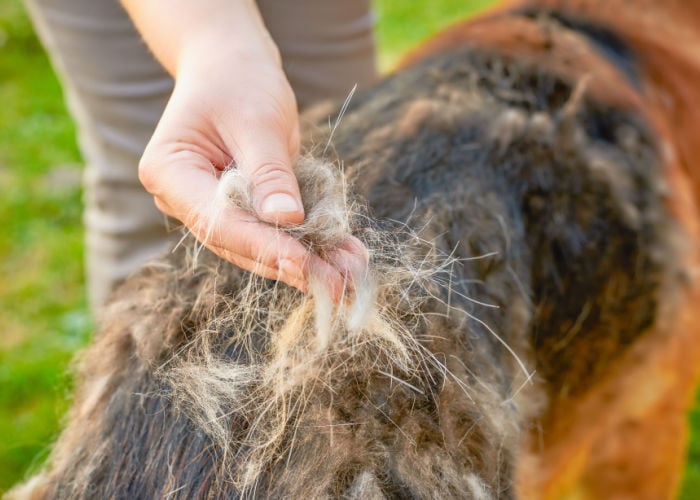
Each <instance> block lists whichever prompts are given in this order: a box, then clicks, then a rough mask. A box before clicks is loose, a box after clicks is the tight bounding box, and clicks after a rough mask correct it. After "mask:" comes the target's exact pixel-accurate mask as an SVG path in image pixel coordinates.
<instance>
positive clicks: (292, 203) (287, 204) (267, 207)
mask: <svg viewBox="0 0 700 500" xmlns="http://www.w3.org/2000/svg"><path fill="white" fill-rule="evenodd" d="M261 209H262V213H264V214H270V213H274V212H298V211H300V210H301V207H300V206H299V204H298V203H297V201H296V200H295V199H294V198H293V197H292V196H290V195H288V194H286V193H274V194H271V195H269V196H268V197H267V198H265V200H263V203H262V207H261Z"/></svg>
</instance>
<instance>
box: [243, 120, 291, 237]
mask: <svg viewBox="0 0 700 500" xmlns="http://www.w3.org/2000/svg"><path fill="white" fill-rule="evenodd" d="M264 123H265V121H264V120H263V121H262V122H261V126H258V127H256V126H247V127H243V129H242V130H241V131H240V132H239V133H238V134H237V135H236V138H235V140H236V146H237V149H238V155H236V161H237V163H238V168H240V169H241V170H242V171H243V172H244V173H245V174H246V177H247V178H248V179H249V180H250V186H251V193H252V202H253V208H254V209H255V211H256V215H257V216H258V217H259V218H260V219H261V220H263V221H265V222H270V223H274V224H280V225H289V224H298V223H300V222H303V221H304V207H303V205H302V201H301V195H300V194H299V185H298V183H297V179H296V176H295V175H294V171H293V169H292V157H293V155H295V154H296V151H297V150H298V141H299V139H298V128H297V125H296V124H295V125H294V126H293V127H292V128H293V132H292V133H291V137H292V140H288V139H287V137H289V136H290V134H285V133H279V128H278V127H265V126H264ZM268 123H269V122H268Z"/></svg>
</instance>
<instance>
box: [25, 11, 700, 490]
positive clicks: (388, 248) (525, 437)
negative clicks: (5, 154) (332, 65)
mask: <svg viewBox="0 0 700 500" xmlns="http://www.w3.org/2000/svg"><path fill="white" fill-rule="evenodd" d="M631 3H634V5H637V6H641V5H642V4H644V5H645V6H646V7H645V8H647V9H648V10H649V11H650V12H651V14H652V15H653V16H654V17H652V16H651V15H650V16H646V15H636V14H635V15H633V13H632V10H635V11H636V9H630V11H628V10H625V9H623V8H622V7H623V6H624V5H628V4H631ZM596 4H597V2H595V1H592V0H591V1H578V2H576V1H570V2H564V1H559V2H557V1H554V0H552V1H546V0H543V1H540V2H535V1H530V2H516V3H513V4H512V5H510V6H509V7H508V8H506V9H504V10H502V11H495V12H492V13H490V14H488V15H487V16H485V17H484V18H482V19H481V20H476V21H472V22H470V23H466V24H460V25H457V26H455V27H454V28H452V29H450V30H448V31H446V32H445V33H444V34H442V35H440V36H438V37H437V38H435V39H433V41H431V42H429V43H428V44H426V45H425V46H423V47H422V48H420V49H418V50H417V51H416V52H414V53H413V54H412V55H410V56H409V57H408V58H407V60H406V63H405V64H404V67H403V69H402V70H401V71H400V72H397V74H396V75H394V76H392V77H390V78H388V79H387V80H386V81H385V82H383V83H382V84H380V85H379V86H378V87H376V88H375V89H371V90H368V91H366V92H361V93H359V94H358V95H357V96H355V98H354V99H353V100H352V102H351V103H350V106H349V108H348V110H347V113H346V114H345V116H344V118H343V120H342V122H341V124H340V126H339V127H338V128H337V130H336V131H335V133H334V136H333V141H332V144H331V146H330V148H327V149H328V150H327V151H326V148H325V145H326V144H327V142H328V140H329V136H330V132H329V131H327V130H326V129H324V128H323V127H319V126H317V125H315V124H311V125H310V126H309V130H308V132H307V142H306V144H307V151H306V155H307V156H306V157H305V159H304V160H302V161H301V162H300V165H299V167H298V168H299V174H300V179H302V180H303V182H302V188H303V189H304V199H305V203H306V204H307V207H306V208H307V212H308V213H309V214H311V215H312V216H311V217H310V223H309V225H308V226H305V227H303V228H301V229H300V230H297V231H296V232H295V233H293V234H295V236H297V237H298V238H300V239H301V240H302V241H304V242H306V243H307V244H308V245H309V247H310V248H311V249H312V250H314V251H316V252H318V253H321V254H323V253H324V252H329V251H333V247H334V245H337V244H338V242H339V241H340V240H342V237H343V235H344V234H346V233H348V232H351V233H353V234H354V235H355V236H357V237H358V238H360V239H362V240H363V241H364V242H365V243H366V245H367V246H368V248H369V249H370V252H371V259H370V274H369V277H368V279H367V281H366V282H363V283H360V284H359V286H358V290H357V292H356V294H355V295H354V296H348V297H346V298H345V300H344V301H343V302H342V303H341V304H340V306H338V307H337V308H335V309H333V310H331V309H330V308H329V304H328V301H327V299H325V298H324V297H323V294H322V293H321V292H319V291H318V290H317V291H316V293H315V296H313V297H304V296H302V295H301V294H300V293H299V292H297V291H295V290H291V289H289V288H287V287H285V286H283V285H280V284H275V283H271V282H266V281H263V280H260V279H256V278H255V277H251V276H249V275H247V274H246V273H244V272H242V271H240V270H238V269H236V268H235V267H233V266H231V265H229V264H227V263H225V262H222V261H220V260H219V259H217V258H215V257H214V256H212V255H211V254H209V253H206V252H204V253H203V254H202V255H201V256H200V259H199V260H198V263H197V266H194V267H193V264H192V261H193V254H194V249H193V243H192V242H190V243H188V244H187V245H185V246H184V247H181V248H179V249H178V250H177V251H176V252H174V253H173V254H172V255H170V256H168V257H166V258H165V259H164V260H162V261H160V262H157V263H154V264H152V265H150V266H148V267H146V268H144V269H143V270H142V271H141V272H140V273H139V274H137V275H136V276H134V277H133V278H132V279H130V280H129V281H128V282H127V283H126V284H125V285H124V286H123V287H122V288H120V290H118V291H117V293H116V294H115V295H114V297H113V298H112V300H111V302H110V305H109V308H108V310H107V313H106V315H105V319H104V322H103V326H102V328H101V330H100V332H99V334H98V335H97V336H96V339H95V341H94V343H93V345H92V346H91V347H89V348H88V350H87V351H86V352H85V353H83V354H82V356H81V360H82V361H81V369H80V379H79V387H78V392H77V395H76V399H75V403H74V406H73V409H72V411H71V414H70V416H69V419H68V422H67V426H66V429H65V431H64V432H63V434H62V436H61V438H60V439H59V441H58V443H57V444H56V446H55V448H54V452H53V455H52V457H51V460H50V462H49V464H48V465H47V467H46V470H45V471H44V472H43V473H42V475H41V476H39V477H38V478H36V479H34V480H33V481H32V482H30V483H28V484H27V486H26V487H25V489H24V490H23V491H22V490H17V491H16V494H17V495H20V494H22V493H23V492H24V493H27V494H29V495H33V496H35V497H37V498H93V497H100V498H101V497H119V498H154V497H165V496H173V497H181V498H191V497H206V498H210V497H211V498H220V497H221V498H229V497H258V496H260V497H274V498H277V497H290V498H297V497H309V498H318V497H327V496H331V497H348V498H385V497H396V498H407V497H415V498H428V497H439V498H443V497H444V498H458V497H465V496H467V497H473V498H492V497H502V498H508V497H514V496H518V495H519V496H522V497H523V498H562V497H567V496H571V497H577V498H578V497H581V496H583V497H589V498H602V497H604V498H650V499H651V498H655V499H656V498H668V497H670V496H672V495H673V493H674V491H675V488H676V487H677V482H678V473H679V470H680V464H681V463H682V457H683V452H684V439H685V431H684V420H683V419H684V412H685V410H686V408H687V406H688V404H689V401H690V399H691V396H692V392H693V389H694V386H695V382H696V380H697V376H698V368H697V367H698V366H700V362H699V361H700V339H698V326H699V325H697V324H696V323H697V321H698V320H697V319H696V315H695V314H693V306H694V305H695V304H696V303H697V299H698V297H697V295H698V293H699V292H698V289H697V283H696V279H695V272H696V269H697V266H698V241H699V239H698V238H699V237H700V232H699V231H700V228H699V227H698V223H697V206H696V194H697V188H696V187H694V186H695V184H694V182H695V181H694V179H695V177H696V174H695V172H696V169H694V168H692V159H693V158H694V153H693V147H694V146H693V145H694V144H695V143H697V142H698V141H697V140H696V136H695V135H693V133H692V131H691V129H690V128H685V129H683V130H680V129H679V128H678V125H679V123H684V124H685V123H697V120H694V118H693V115H692V113H693V112H694V111H693V110H694V109H695V108H694V107H693V106H692V104H694V101H693V100H692V95H694V94H693V92H697V91H693V90H691V89H689V88H688V85H687V84H685V83H683V81H682V76H683V75H686V72H692V71H694V70H693V68H698V67H700V61H699V60H698V59H697V58H698V57H699V56H697V51H695V52H693V51H692V50H690V49H687V45H685V44H684V45H683V47H682V48H679V49H677V50H676V49H674V48H673V47H671V46H670V45H669V43H668V40H669V37H666V36H660V35H659V34H662V35H663V33H664V31H663V29H664V28H665V27H668V26H669V24H668V23H669V22H670V20H673V21H674V23H677V25H678V26H680V28H678V29H679V30H680V31H679V32H680V33H682V37H683V40H684V41H685V42H687V43H696V45H693V47H695V48H697V47H698V45H697V43H698V41H697V40H696V39H695V38H694V35H693V33H694V32H693V27H697V25H698V19H700V12H698V11H697V9H695V8H691V7H687V8H686V9H685V10H684V5H685V4H684V3H681V2H667V3H664V4H663V5H664V7H662V6H661V3H660V2H655V3H653V4H649V5H646V4H647V2H645V1H643V0H640V1H639V2H623V1H622V0H619V1H613V2H608V3H606V5H607V6H609V9H608V10H605V9H602V8H600V6H598V8H593V7H596ZM615 13H619V15H613V14H615ZM653 19H657V20H658V21H656V22H659V23H661V29H659V30H651V29H645V30H642V31H635V30H636V29H638V28H639V26H645V27H647V26H648V23H652V20H653ZM674 26H675V25H674ZM686 27H687V29H685V28H686ZM669 29H670V28H669ZM674 29H676V28H675V27H674ZM639 33H644V34H643V35H642V34H639ZM667 34H668V33H667ZM666 51H670V52H672V53H673V54H675V56H674V57H670V58H668V59H666V60H664V63H668V71H667V72H664V71H662V69H661V66H660V62H661V59H660V58H659V54H661V53H665V52H666ZM674 51H675V52H674ZM694 54H695V55H694ZM664 93H668V94H670V95H672V96H673V100H672V102H673V103H674V104H673V108H672V110H671V108H669V107H668V106H667V105H666V104H663V103H667V102H669V101H668V99H667V98H666V97H664V95H662V94H664ZM309 116H310V115H309ZM329 165H331V166H332V165H335V166H336V167H334V168H337V166H338V165H342V167H343V168H344V175H345V179H346V182H347V183H348V185H349V190H350V191H351V192H352V193H353V194H352V195H351V196H350V198H349V199H348V200H346V199H345V191H344V188H343V186H344V184H343V181H342V180H341V179H340V177H339V176H338V175H337V174H334V173H333V172H334V171H333V168H329V167H328V166H329ZM318 172H320V174H319V173H318ZM304 179H306V180H304ZM319 179H320V180H319ZM241 186H242V185H241V184H240V183H236V182H234V183H233V184H232V187H231V190H230V194H231V197H232V199H233V201H234V202H235V203H237V204H239V205H240V206H243V207H245V206H246V204H245V189H244V188H243V189H241ZM363 206H366V207H367V208H362V207H363ZM339 207H340V209H339ZM348 207H349V208H348ZM315 208H318V210H316V211H315ZM339 213H341V215H342V216H341V217H340V218H338V217H337V215H338V214H339ZM330 235H333V237H330ZM363 294H364V295H363ZM356 304H360V305H362V307H360V308H358V307H356ZM358 311H359V313H358ZM358 314H359V316H358ZM358 317H359V318H360V319H359V320H355V319H353V318H358ZM523 368H524V369H523Z"/></svg>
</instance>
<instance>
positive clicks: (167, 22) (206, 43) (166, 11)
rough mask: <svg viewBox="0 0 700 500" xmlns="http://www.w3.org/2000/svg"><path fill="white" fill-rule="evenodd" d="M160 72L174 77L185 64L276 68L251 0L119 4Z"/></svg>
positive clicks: (149, 0) (273, 52)
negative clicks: (243, 62)
mask: <svg viewBox="0 0 700 500" xmlns="http://www.w3.org/2000/svg"><path fill="white" fill-rule="evenodd" d="M122 4H123V5H124V8H125V9H126V11H127V12H128V13H129V15H130V16H131V18H132V20H133V21H134V24H135V25H136V28H137V29H138V30H139V32H140V33H141V35H142V36H143V38H144V40H145V41H146V43H147V44H148V46H149V47H150V49H151V51H152V52H153V54H154V55H155V56H156V58H157V59H158V60H159V61H160V63H161V64H162V65H163V67H164V68H165V69H166V70H167V71H168V72H169V73H170V74H171V75H173V76H175V77H177V75H178V74H179V70H180V68H181V67H182V65H183V64H185V63H187V62H189V61H194V62H200V63H203V62H206V61H211V62H212V63H214V64H218V62H215V61H222V60H231V61H235V60H236V59H239V58H245V59H249V58H263V59H267V60H273V61H275V62H276V63H277V64H280V61H279V53H278V51H277V48H276V46H275V44H274V42H273V41H272V39H271V38H270V35H269V34H268V32H267V30H266V28H265V26H264V24H263V21H262V18H261V16H260V13H259V11H258V8H257V5H256V4H255V2H254V1H253V0H196V1H192V0H122Z"/></svg>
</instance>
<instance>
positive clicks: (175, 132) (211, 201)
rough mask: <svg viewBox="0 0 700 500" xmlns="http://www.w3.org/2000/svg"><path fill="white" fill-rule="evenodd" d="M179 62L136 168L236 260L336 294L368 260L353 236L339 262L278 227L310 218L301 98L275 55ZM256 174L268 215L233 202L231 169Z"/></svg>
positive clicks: (159, 196) (258, 197)
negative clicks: (304, 200) (302, 164)
mask: <svg viewBox="0 0 700 500" xmlns="http://www.w3.org/2000/svg"><path fill="white" fill-rule="evenodd" d="M225 60H226V61H229V62H230V61H232V60H237V61H238V65H237V66H236V67H233V68H232V67H230V66H229V65H226V66H224V65H223V64H222V62H221V59H220V57H216V58H210V59H208V60H206V61H202V60H198V59H194V58H193V59H192V60H185V61H182V62H181V64H180V67H179V76H178V79H177V82H176V85H175V90H174V92H173V95H172V97H171V99H170V102H169V103H168V105H167V107H166V109H165V112H164V113H163V116H162V118H161V120H160V123H159V124H158V127H157V128H156V131H155V133H154V135H153V138H152V139H151V141H150V143H149V144H148V147H147V148H146V151H145V153H144V155H143V158H142V161H141V164H140V169H139V174H140V178H141V181H142V183H143V184H144V186H145V187H146V189H147V190H148V191H149V192H151V193H152V194H153V196H154V198H155V201H156V205H157V206H158V208H159V209H160V210H162V211H163V212H165V213H166V214H168V215H170V216H172V217H175V218H177V219H179V220H181V221H182V222H183V223H184V224H185V225H186V226H187V227H188V228H189V229H190V230H191V231H192V232H193V233H194V235H195V236H196V237H197V239H199V240H200V241H201V242H203V243H204V244H205V245H206V246H207V247H208V248H209V249H211V250H212V251H213V252H215V253H216V254H217V255H219V256H220V257H222V258H224V259H226V260H228V261H230V262H233V263H234V264H236V265H238V266H240V267H243V268H245V269H248V270H250V271H253V272H255V273H257V274H260V275H262V276H265V277H267V278H271V279H279V280H282V281H284V282H285V283H287V284H289V285H292V286H295V287H297V288H299V289H301V290H303V291H307V290H308V286H309V283H308V282H309V278H310V276H313V277H314V278H315V279H316V280H319V281H320V282H321V283H322V284H323V286H324V288H326V289H328V290H330V291H331V293H332V295H333V296H334V298H336V300H337V299H338V298H339V296H340V294H341V293H342V289H343V287H344V286H345V284H344V281H345V280H346V279H347V278H348V277H351V275H352V272H351V271H352V270H353V269H357V268H358V267H361V266H359V265H358V261H363V259H366V254H365V253H364V248H363V247H362V245H361V244H360V243H359V242H358V241H357V240H354V239H349V240H348V241H347V242H346V244H344V245H343V246H342V248H341V249H340V252H336V253H335V254H333V255H335V256H337V258H335V259H334V261H333V262H325V261H323V260H322V259H321V258H320V257H318V256H317V255H314V254H312V253H309V252H308V251H307V249H306V248H305V246H304V245H302V244H301V243H300V242H299V241H297V240H295V239H294V238H293V237H291V236H290V235H288V234H287V233H286V232H283V231H280V230H279V229H278V228H277V227H276V226H278V225H279V226H285V225H288V224H295V223H299V222H302V221H303V218H304V212H303V208H302V204H301V200H300V196H299V188H298V186H297V183H296V179H295V177H294V174H293V172H292V169H291V163H292V159H293V158H294V157H295V155H296V154H297V151H298V148H299V127H298V117H297V112H296V102H295V99H294V95H293V93H292V90H291V88H290V87H289V84H288V83H287V80H286V78H285V76H284V74H283V72H282V70H281V68H280V66H279V65H278V64H277V63H276V61H275V60H274V59H272V60H270V59H267V58H256V59H251V58H246V57H245V56H243V55H240V54H233V55H227V56H226V57H225ZM232 163H234V164H235V168H239V169H241V170H243V172H244V173H245V174H246V177H247V178H248V179H250V180H251V184H252V186H251V188H252V194H253V206H254V208H255V212H256V213H257V214H258V215H259V216H260V217H261V218H262V219H263V220H258V219H257V218H256V217H255V216H254V215H253V214H251V213H248V212H245V211H243V210H240V209H238V208H236V207H234V206H232V205H230V204H228V203H227V200H226V196H225V193H221V192H220V191H221V187H220V185H219V178H220V176H221V173H222V171H223V170H224V168H226V167H227V166H229V165H231V164H232Z"/></svg>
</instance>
